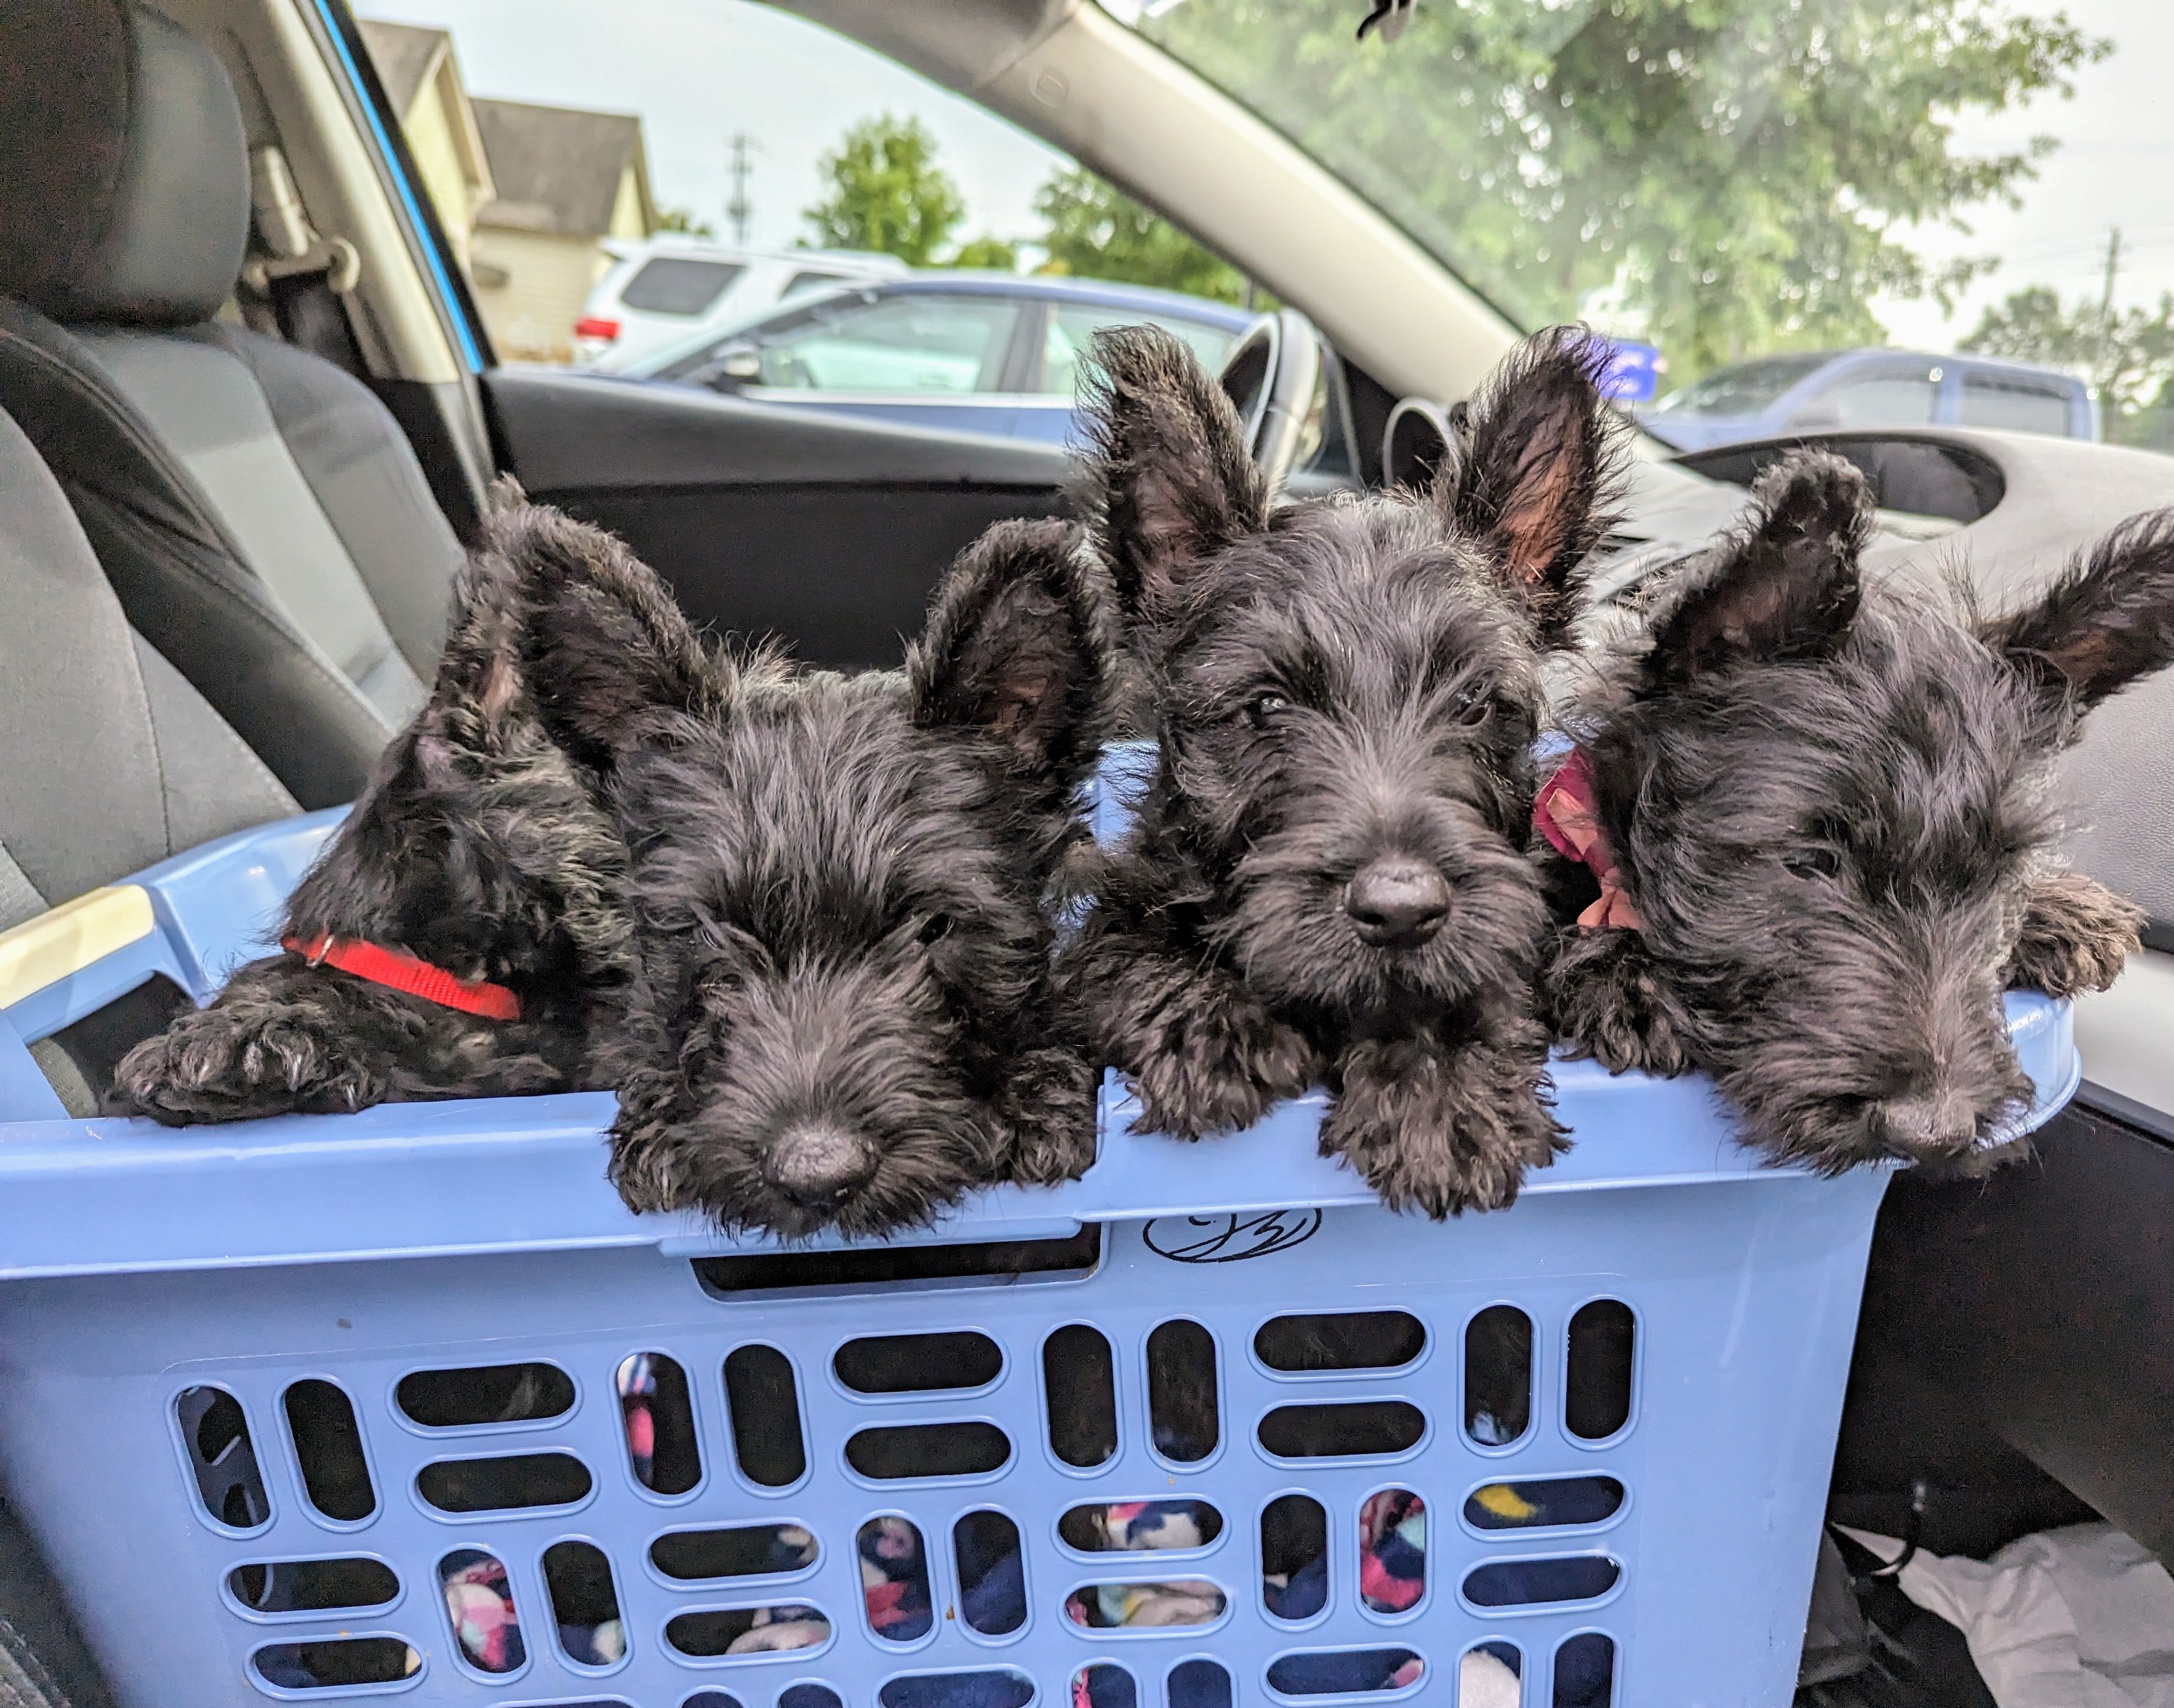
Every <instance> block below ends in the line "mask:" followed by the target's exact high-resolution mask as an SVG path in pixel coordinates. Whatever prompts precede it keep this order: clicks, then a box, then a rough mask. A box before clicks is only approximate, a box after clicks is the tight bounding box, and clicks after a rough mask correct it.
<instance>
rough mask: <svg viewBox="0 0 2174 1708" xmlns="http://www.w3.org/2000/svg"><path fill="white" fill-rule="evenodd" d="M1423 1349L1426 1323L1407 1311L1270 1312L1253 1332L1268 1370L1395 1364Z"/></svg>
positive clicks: (1257, 1354) (1385, 1367)
mask: <svg viewBox="0 0 2174 1708" xmlns="http://www.w3.org/2000/svg"><path fill="white" fill-rule="evenodd" d="M1425 1349H1426V1325H1425V1323H1423V1322H1420V1320H1419V1318H1418V1317H1416V1316H1413V1315H1412V1314H1411V1312H1410V1311H1333V1312H1326V1313H1322V1314H1319V1315H1309V1316H1276V1317H1271V1318H1270V1319H1269V1320H1268V1322H1264V1323H1263V1324H1262V1325H1261V1326H1260V1327H1258V1328H1257V1329H1256V1330H1255V1331H1254V1332H1253V1356H1254V1357H1256V1358H1257V1359H1260V1361H1261V1362H1262V1363H1263V1364H1264V1365H1267V1366H1268V1368H1269V1369H1270V1370H1279V1371H1284V1372H1286V1373H1289V1374H1293V1375H1295V1374H1300V1373H1302V1372H1306V1371H1310V1370H1396V1369H1398V1368H1400V1367H1402V1366H1403V1365H1408V1364H1409V1363H1411V1362H1412V1361H1413V1359H1416V1358H1417V1357H1418V1356H1419V1355H1420V1353H1421V1352H1423V1351H1425Z"/></svg>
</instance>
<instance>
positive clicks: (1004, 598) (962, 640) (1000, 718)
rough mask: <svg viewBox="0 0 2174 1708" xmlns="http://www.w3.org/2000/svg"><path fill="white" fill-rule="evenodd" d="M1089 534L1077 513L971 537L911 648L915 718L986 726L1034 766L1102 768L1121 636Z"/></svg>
mask: <svg viewBox="0 0 2174 1708" xmlns="http://www.w3.org/2000/svg"><path fill="white" fill-rule="evenodd" d="M1084 543H1085V541H1084V535H1083V533H1082V532H1081V530H1080V529H1079V528H1078V527H1074V526H1073V524H1071V523H1069V522H998V524H997V525H996V526H995V527H992V528H991V529H990V530H989V531H988V532H987V533H985V534H983V535H982V537H981V538H979V539H978V540H976V541H975V542H974V543H973V544H972V545H971V546H969V547H967V549H965V552H964V553H963V554H961V555H960V559H959V561H958V562H957V563H955V564H954V565H952V566H951V569H950V570H949V573H948V574H946V575H945V576H944V580H943V581H942V582H941V583H940V584H939V585H938V587H937V589H936V592H935V594H934V596H933V597H932V598H931V600H930V601H929V606H928V622H927V625H926V627H925V628H924V629H923V630H922V635H921V638H920V639H919V640H916V641H915V642H914V643H913V646H912V648H911V651H910V652H909V653H908V654H907V657H906V682H907V691H908V694H909V695H910V698H911V705H912V707H913V716H914V721H915V722H917V723H920V724H922V725H925V726H929V727H948V728H954V729H967V730H975V731H980V732H986V733H987V734H989V735H991V736H993V737H994V738H996V739H997V741H998V743H1001V750H1002V751H1003V752H1004V753H1005V754H1006V756H1007V758H1008V759H1009V762H1010V764H1011V765H1013V766H1014V768H1015V769H1018V770H1023V771H1025V772H1028V773H1030V774H1035V775H1039V776H1063V777H1064V778H1066V779H1067V780H1070V779H1073V778H1075V777H1077V776H1084V774H1085V773H1086V772H1087V771H1088V770H1091V769H1092V768H1093V766H1094V764H1095V759H1096V758H1097V757H1098V756H1099V754H1101V745H1102V742H1103V739H1104V738H1105V736H1106V733H1107V731H1106V724H1107V722H1108V716H1109V711H1108V702H1109V699H1110V693H1109V689H1110V677H1111V670H1112V668H1113V665H1114V662H1115V659H1116V656H1117V647H1116V640H1115V636H1114V635H1113V633H1112V626H1113V625H1112V622H1111V613H1110V609H1109V605H1110V600H1109V595H1108V592H1107V588H1106V582H1105V580H1104V577H1103V575H1102V572H1101V568H1100V566H1099V565H1096V564H1095V562H1094V561H1093V560H1092V559H1091V558H1090V557H1089V555H1088V554H1087V553H1086V552H1085V551H1084V549H1083V548H1084Z"/></svg>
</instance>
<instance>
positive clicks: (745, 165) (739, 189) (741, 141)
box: [725, 131, 762, 246]
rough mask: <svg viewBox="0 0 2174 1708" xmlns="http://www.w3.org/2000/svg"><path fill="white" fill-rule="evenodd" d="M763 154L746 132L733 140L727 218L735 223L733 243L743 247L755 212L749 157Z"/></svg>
mask: <svg viewBox="0 0 2174 1708" xmlns="http://www.w3.org/2000/svg"><path fill="white" fill-rule="evenodd" d="M761 152H762V151H761V150H760V149H758V148H756V147H755V145H754V138H752V137H750V136H749V134H748V133H747V132H745V131H741V132H738V134H736V135H735V136H734V137H733V199H732V200H731V201H729V202H727V203H725V217H726V218H727V219H729V220H731V221H732V222H733V242H735V243H738V244H740V245H742V246H745V244H746V242H747V241H748V216H749V214H753V213H754V204H753V203H750V202H749V200H748V192H747V185H748V174H749V173H750V172H751V171H753V170H754V164H753V163H752V162H751V161H750V160H749V159H748V156H749V155H750V154H760V153H761Z"/></svg>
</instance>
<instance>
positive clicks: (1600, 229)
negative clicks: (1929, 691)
mask: <svg viewBox="0 0 2174 1708" xmlns="http://www.w3.org/2000/svg"><path fill="white" fill-rule="evenodd" d="M1351 17H1352V14H1351V12H1350V9H1349V8H1345V7H1342V6H1336V7H1328V6H1323V5H1322V4H1320V3H1318V0H1190V3H1188V4H1186V5H1183V6H1179V7H1176V8H1171V9H1170V10H1169V11H1166V12H1165V13H1163V14H1161V15H1160V17H1159V18H1157V19H1153V20H1151V21H1149V22H1148V23H1146V24H1144V25H1143V26H1142V27H1143V28H1144V29H1146V30H1149V32H1150V33H1151V34H1152V35H1155V37H1156V38H1158V39H1159V40H1160V41H1163V42H1165V44H1166V45H1168V46H1171V48H1172V49H1173V50H1174V51H1176V53H1177V54H1178V55H1179V56H1180V57H1182V58H1183V59H1185V60H1187V62H1190V63H1191V64H1192V65H1194V66H1195V67H1197V68H1199V69H1200V70H1201V71H1202V72H1203V73H1204V74H1205V75H1206V76H1207V77H1208V78H1209V79H1210V80H1211V81H1213V82H1214V83H1216V84H1219V86H1221V87H1222V88H1225V89H1229V90H1230V91H1231V92H1232V93H1233V94H1234V95H1236V96H1237V97H1238V98H1239V99H1240V100H1243V101H1245V102H1246V103H1247V105H1251V106H1252V107H1254V108H1255V109H1256V110H1257V111H1263V112H1266V113H1269V114H1271V115H1274V116H1279V118H1280V119H1281V120H1282V121H1283V122H1285V123H1286V125H1287V126H1288V127H1290V129H1291V130H1292V131H1293V133H1294V135H1295V140H1296V141H1297V142H1298V143H1299V144H1300V145H1301V147H1303V148H1305V149H1307V150H1309V151H1310V152H1311V153H1312V154H1315V155H1316V156H1317V157H1318V158H1320V159H1322V160H1323V161H1324V162H1325V163H1327V164H1328V165H1329V166H1330V167H1331V169H1332V170H1335V171H1337V172H1338V173H1339V174H1340V175H1342V176H1345V177H1346V178H1348V179H1349V181H1352V182H1353V183H1354V184H1355V185H1356V186H1359V187H1360V189H1361V191H1362V192H1363V193H1365V194H1366V195H1368V196H1369V197H1371V199H1372V200H1374V201H1375V202H1376V203H1377V204H1378V205H1379V206H1381V207H1382V208H1383V209H1384V211H1386V212H1387V214H1388V215H1389V216H1390V217H1391V218H1392V219H1396V220H1398V222H1399V223H1401V224H1403V225H1404V226H1405V227H1406V228H1407V229H1408V230H1411V231H1412V232H1414V235H1417V236H1419V237H1420V240H1421V241H1424V242H1425V243H1426V244H1427V245H1428V246H1430V247H1431V248H1433V249H1434V250H1435V251H1436V253H1438V254H1440V255H1441V256H1443V257H1445V258H1447V259H1449V260H1450V261H1451V262H1452V264H1453V265H1455V266H1456V267H1457V268H1458V270H1459V271H1460V272H1461V273H1463V275H1464V276H1465V277H1466V278H1468V279H1469V280H1470V281H1471V282H1472V283H1473V284H1475V285H1476V286H1477V287H1478V288H1479V289H1480V290H1481V291H1483V292H1484V293H1485V294H1487V295H1490V297H1492V298H1494V299H1495V300H1496V301H1497V302H1499V303H1500V304H1501V305H1503V307H1504V308H1505V309H1506V310H1507V311H1509V312H1510V314H1511V315H1512V316H1513V317H1514V318H1517V319H1519V320H1522V321H1524V322H1527V323H1528V324H1539V323H1540V322H1546V321H1550V320H1557V319H1564V318H1568V317H1571V316H1575V315H1576V313H1577V312H1578V309H1579V305H1580V304H1581V302H1582V300H1584V298H1585V297H1586V296H1587V295H1588V294H1589V293H1590V292H1592V291H1593V290H1594V289H1599V288H1603V287H1609V286H1618V287H1620V288H1621V289H1623V291H1624V292H1625V295H1627V297H1628V298H1629V299H1630V300H1631V303H1632V305H1634V306H1635V307H1636V308H1637V309H1639V310H1641V311H1642V312H1643V313H1644V314H1645V315H1646V316H1647V323H1648V326H1649V328H1650V335H1651V336H1652V337H1653V338H1654V339H1655V340H1656V342H1658V343H1660V344H1661V345H1662V346H1663V349H1666V350H1667V351H1668V355H1669V357H1670V359H1671V364H1672V365H1673V367H1674V372H1675V375H1676V376H1677V377H1678V378H1679V380H1683V379H1689V378H1691V377H1693V376H1695V375H1697V374H1698V373H1700V372H1701V371H1703V370H1706V369H1707V368H1709V367H1712V366H1714V365H1717V364H1719V363H1722V362H1725V361H1729V360H1733V359H1736V358H1738V357H1740V356H1744V355H1748V354H1757V353H1759V352H1761V351H1766V350H1772V349H1790V348H1815V347H1819V346H1825V345H1836V344H1851V343H1864V342H1879V341H1881V340H1882V333H1881V330H1880V327H1879V324H1878V322H1877V321H1876V320H1875V319H1874V316H1873V314H1872V311H1871V304H1872V302H1873V300H1874V298H1875V297H1878V296H1879V295H1883V294H1884V295H1890V296H1893V297H1898V298H1913V297H1917V298H1922V297H1926V296H1930V297H1932V298H1933V299H1934V300H1938V301H1939V302H1941V303H1942V304H1943V305H1947V304H1950V303H1951V302H1952V301H1953V300H1954V299H1955V294H1956V293H1957V292H1959V291H1960V289H1961V288H1962V287H1963V286H1964V285H1965V284H1967V283H1968V281H1969V280H1970V279H1971V278H1973V277H1975V276H1976V275H1977V273H1979V272H1980V271H1982V269H1983V268H1984V267H1985V266H1986V265H1987V264H1988V263H1987V262H1983V261H1980V260H1965V261H1962V262H1951V263H1949V264H1946V265H1936V264H1933V263H1932V262H1928V261H1927V260H1926V259H1925V258H1924V257H1923V256H1921V255H1920V254H1919V253H1918V251H1917V250H1916V249H1914V248H1913V247H1912V241H1911V240H1912V227H1913V226H1920V227H1922V226H1927V225H1946V226H1949V227H1951V228H1954V229H1955V230H1960V231H1963V232H1965V233H1967V232H1968V231H1969V230H1970V227H1969V225H1968V223H1967V218H1966V216H1967V214H1968V212H1969V210H1970V209H1971V208H1973V207H1977V206H1980V205H1982V204H1985V203H1989V202H2004V203H2010V204H2013V203H2014V201H2015V199H2016V194H2017V186H2018V185H2019V184H2020V183H2021V182H2022V181H2025V179H2027V178H2028V177H2029V176H2031V173H2032V171H2033V170H2034V162H2036V160H2037V159H2040V158H2041V157H2042V156H2043V155H2044V154H2045V153H2046V152H2047V150H2048V149H2051V148H2052V146H2053V144H2052V142H2051V140H2050V139H2048V138H2037V139H2036V140H2034V141H2032V142H2031V143H2028V144H2027V145H2026V146H2025V147H2024V148H2021V149H2016V150H2013V151H2010V152H2007V153H1998V154H1972V153H1970V152H1968V151H1966V150H1964V149H1960V147H1959V146H1958V145H1957V143H1956V142H1955V121H1956V119H1957V117H1958V116H1960V115H1962V114H1966V113H1972V112H1977V113H1993V112H1999V111H2004V110H2006V109H2008V108H2009V107H2012V106H2014V105H2018V104H2019V103H2020V102H2022V101H2024V100H2027V99H2029V98H2030V97H2031V96H2032V95H2036V94H2038V93H2040V92H2042V91H2048V90H2058V91H2060V92H2062V93H2064V94H2065V93H2067V92H2068V91H2069V89H2070V87H2071V85H2070V81H2069V76H2070V73H2072V72H2074V70H2075V69H2076V68H2078V67H2079V66H2081V65H2083V64H2085V63H2086V62H2090V61H2091V60H2093V59H2096V58H2097V57H2101V55H2103V54H2104V53H2106V52H2107V51H2110V44H2108V43H2106V42H2103V41H2096V40H2094V39H2092V38H2091V37H2090V36H2087V35H2085V34H2084V33H2083V32H2082V31H2081V30H2078V29H2077V28H2076V27H2075V26H2074V25H2073V24H2070V23H2069V20H2068V18H2067V16H2066V14H2062V13H2058V12H2056V13H2053V14H2050V15H2047V16H2035V15H2031V14H2025V13H2022V12H2011V11H2009V10H2008V9H2007V5H2006V0H1912V3H1910V4H1907V5H1899V4H1896V3H1895V0H1786V3H1784V0H1549V3H1548V4H1544V5H1535V4H1533V3H1532V0H1457V3H1455V4H1448V3H1437V4H1433V5H1425V6H1421V7H1419V8H1416V11H1415V13H1414V16H1413V18H1412V21H1411V24H1410V27H1409V29H1408V30H1406V31H1405V33H1404V35H1403V39H1402V40H1400V41H1397V42H1394V43H1387V42H1382V41H1378V40H1376V41H1366V42H1364V43H1360V42H1355V41H1353V40H1352V30H1351Z"/></svg>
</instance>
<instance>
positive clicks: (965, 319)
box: [750, 295, 1019, 397]
mask: <svg viewBox="0 0 2174 1708" xmlns="http://www.w3.org/2000/svg"><path fill="white" fill-rule="evenodd" d="M1018 316H1019V305H1018V304H1017V303H1015V302H1013V301H1011V300H1009V299H1007V298H1004V297H1000V296H963V295H962V296H938V295H900V296H883V297H877V298H875V299H874V300H866V299H863V300H848V301H847V302H845V303H842V304H838V305H825V307H824V308H822V309H819V310H818V311H816V312H815V313H814V314H813V315H811V316H806V317H804V318H797V319H796V320H795V321H794V322H793V323H792V324H791V325H789V326H787V327H779V328H777V329H776V330H775V331H773V332H760V331H758V332H754V334H753V335H752V342H753V343H754V345H755V349H756V353H757V355H758V357H759V359H760V371H759V374H758V375H757V376H755V377H754V379H753V380H752V381H751V382H750V383H752V384H754V385H757V386H771V387H773V388H776V389H777V390H781V391H795V392H886V393H890V392H895V393H902V394H906V395H911V396H915V397H959V396H965V395H968V394H971V393H972V392H993V391H995V390H996V389H997V387H998V384H999V382H1000V381H1002V379H1003V368H1004V357H1005V355H1006V354H1007V353H1008V352H1009V349H1011V339H1012V327H1013V326H1014V322H1016V321H1017V319H1018Z"/></svg>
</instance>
